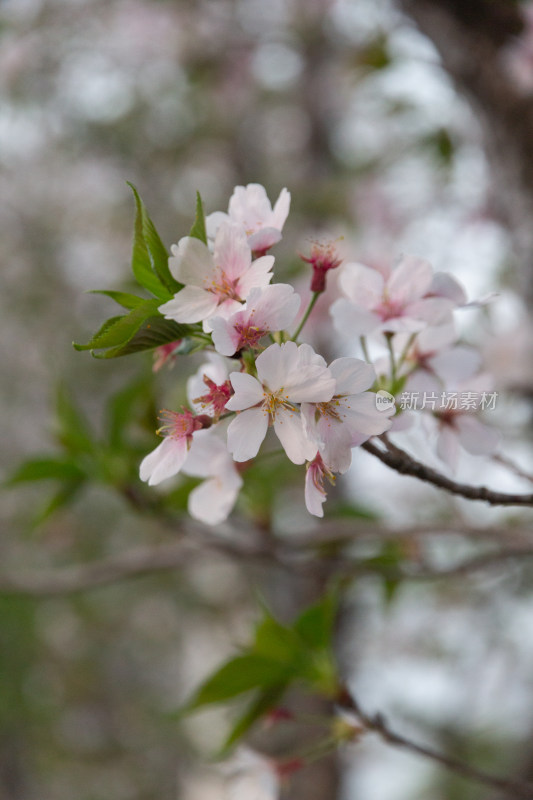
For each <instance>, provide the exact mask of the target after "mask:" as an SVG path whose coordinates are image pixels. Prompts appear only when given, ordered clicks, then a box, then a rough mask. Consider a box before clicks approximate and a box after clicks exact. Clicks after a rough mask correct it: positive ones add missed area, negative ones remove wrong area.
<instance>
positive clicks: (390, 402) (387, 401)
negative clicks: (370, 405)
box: [376, 389, 394, 411]
mask: <svg viewBox="0 0 533 800" xmlns="http://www.w3.org/2000/svg"><path fill="white" fill-rule="evenodd" d="M393 407H394V396H393V395H392V394H391V393H390V392H386V391H385V389H380V390H379V392H376V408H377V410H378V411H386V410H387V409H388V408H393Z"/></svg>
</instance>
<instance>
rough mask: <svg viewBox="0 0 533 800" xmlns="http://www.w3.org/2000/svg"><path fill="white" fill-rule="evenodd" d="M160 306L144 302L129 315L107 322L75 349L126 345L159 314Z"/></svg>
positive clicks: (96, 348)
mask: <svg viewBox="0 0 533 800" xmlns="http://www.w3.org/2000/svg"><path fill="white" fill-rule="evenodd" d="M160 305H161V302H160V301H159V300H143V302H142V304H141V305H139V306H137V308H134V309H132V310H131V311H130V313H129V314H124V315H123V316H122V317H112V318H111V319H109V320H107V322H105V323H104V324H103V325H102V327H101V328H100V330H99V331H98V332H97V333H95V335H94V336H93V337H92V339H91V340H90V341H89V342H87V344H74V349H75V350H101V349H105V348H107V347H118V346H120V345H124V344H126V342H128V341H129V340H130V339H131V338H132V336H133V334H134V333H135V332H136V331H137V330H138V329H139V328H140V327H141V325H142V324H143V322H144V321H145V320H146V319H148V318H149V317H152V316H154V315H155V314H156V313H157V309H158V307H159V306H160Z"/></svg>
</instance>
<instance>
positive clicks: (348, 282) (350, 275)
mask: <svg viewBox="0 0 533 800" xmlns="http://www.w3.org/2000/svg"><path fill="white" fill-rule="evenodd" d="M339 284H340V287H341V289H342V291H343V292H344V294H345V295H346V297H348V298H349V299H350V300H351V301H352V302H353V303H356V304H357V305H358V306H362V307H363V308H365V309H371V308H375V307H376V306H377V305H378V304H379V303H381V300H382V297H383V286H384V280H383V276H382V275H381V274H380V273H379V272H377V270H375V269H371V268H370V267H365V265H364V264H355V263H350V264H345V265H344V267H343V268H342V271H341V273H340V277H339Z"/></svg>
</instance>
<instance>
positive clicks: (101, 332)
mask: <svg viewBox="0 0 533 800" xmlns="http://www.w3.org/2000/svg"><path fill="white" fill-rule="evenodd" d="M121 319H124V315H121V316H118V317H110V318H109V319H107V320H106V321H105V322H104V323H103V325H102V326H101V327H100V328H99V329H98V330H97V331H96V333H95V334H94V336H93V337H92V338H91V340H90V341H89V342H87V344H76V342H72V347H73V348H74V350H90V349H91V347H92V346H94V345H93V343H94V342H98V341H100V339H105V337H106V335H107V333H108V331H109V330H110V329H111V328H112V327H113V325H115V323H117V322H118V321H119V320H121Z"/></svg>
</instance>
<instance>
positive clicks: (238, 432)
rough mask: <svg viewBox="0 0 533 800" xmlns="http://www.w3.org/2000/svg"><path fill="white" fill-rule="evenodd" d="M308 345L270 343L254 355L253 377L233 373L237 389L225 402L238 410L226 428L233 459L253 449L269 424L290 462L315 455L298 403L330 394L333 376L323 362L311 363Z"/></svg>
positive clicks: (254, 452) (250, 454)
mask: <svg viewBox="0 0 533 800" xmlns="http://www.w3.org/2000/svg"><path fill="white" fill-rule="evenodd" d="M308 351H311V352H312V353H313V351H312V348H311V347H309V345H301V346H300V347H298V346H297V345H296V344H295V342H286V343H285V344H282V345H279V344H273V345H271V346H270V347H267V349H266V350H265V351H264V352H263V353H261V355H260V356H258V358H257V361H256V368H257V378H254V377H253V376H252V375H249V374H247V373H243V372H232V373H231V375H230V380H231V383H232V385H233V389H234V390H235V394H234V395H233V397H231V398H230V400H229V401H228V402H227V404H226V408H227V409H228V410H230V411H240V412H241V413H240V414H238V415H237V417H236V418H235V419H234V420H233V421H232V422H231V424H230V426H229V428H228V449H229V451H230V452H231V453H233V458H234V459H235V461H247V460H248V459H250V458H254V456H256V455H257V453H258V451H259V448H260V446H261V443H262V442H263V439H264V438H265V436H266V433H267V430H268V426H269V425H273V427H274V431H275V433H276V435H277V437H278V439H279V440H280V442H281V444H282V446H283V448H284V450H285V452H286V453H287V456H288V457H289V459H290V460H291V461H292V462H293V463H295V464H303V463H304V461H309V460H311V459H312V458H314V456H315V454H316V451H317V446H316V444H315V443H314V442H312V441H311V440H310V439H309V438H308V437H307V436H306V434H305V431H304V427H303V423H302V418H301V415H300V410H299V408H298V404H299V403H303V402H311V403H321V402H327V401H328V400H331V397H332V396H333V391H334V389H335V379H334V378H333V376H332V375H331V373H330V372H329V370H328V369H327V367H326V366H324V365H323V364H321V363H316V361H315V363H313V359H312V357H310V355H309V352H308ZM314 355H315V358H316V359H319V360H322V359H320V356H316V354H314Z"/></svg>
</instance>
